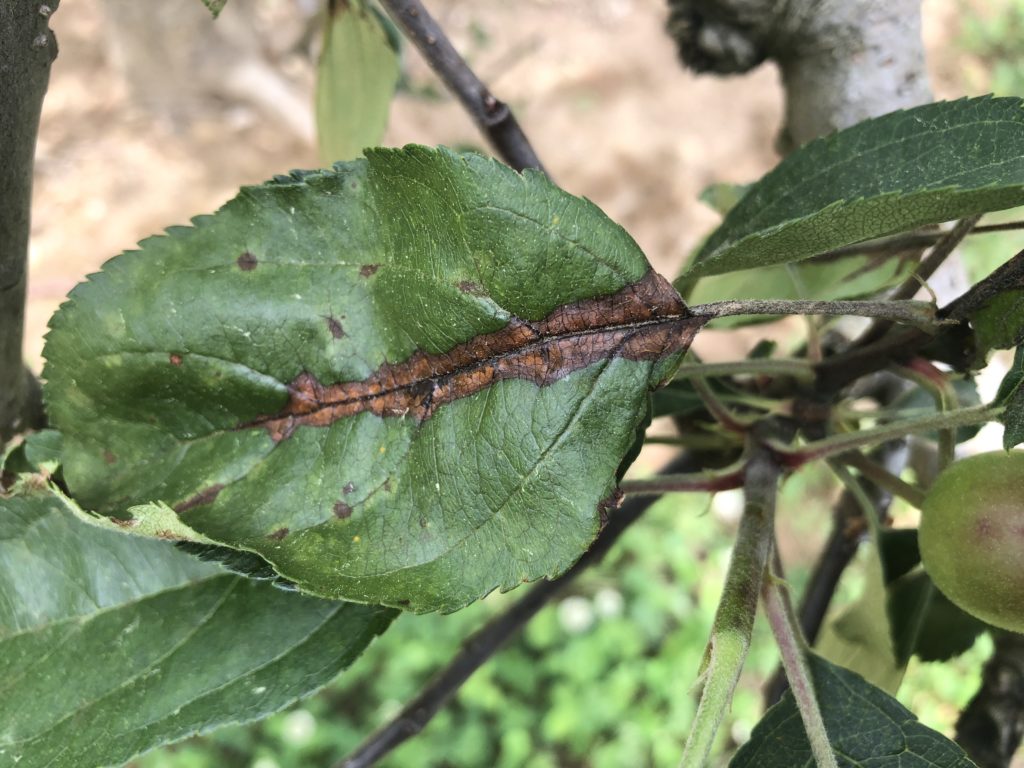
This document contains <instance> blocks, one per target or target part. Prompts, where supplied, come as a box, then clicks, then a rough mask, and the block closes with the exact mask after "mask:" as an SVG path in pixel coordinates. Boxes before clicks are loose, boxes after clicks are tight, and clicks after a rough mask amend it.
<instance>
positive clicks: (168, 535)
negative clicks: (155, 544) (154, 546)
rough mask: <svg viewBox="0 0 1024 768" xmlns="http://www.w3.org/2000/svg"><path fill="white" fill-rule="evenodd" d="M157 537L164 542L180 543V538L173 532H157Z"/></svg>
mask: <svg viewBox="0 0 1024 768" xmlns="http://www.w3.org/2000/svg"><path fill="white" fill-rule="evenodd" d="M155 535H156V537H157V538H158V539H163V540H164V541H178V539H179V537H178V536H177V534H175V533H174V532H173V531H157V532H156V534H155Z"/></svg>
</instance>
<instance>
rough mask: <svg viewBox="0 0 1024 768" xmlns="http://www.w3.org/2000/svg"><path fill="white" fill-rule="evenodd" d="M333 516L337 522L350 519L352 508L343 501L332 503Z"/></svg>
mask: <svg viewBox="0 0 1024 768" xmlns="http://www.w3.org/2000/svg"><path fill="white" fill-rule="evenodd" d="M334 516H335V517H336V518H338V519H339V520H347V519H348V518H350V517H352V507H350V506H349V505H348V504H346V503H345V502H344V501H336V502H334Z"/></svg>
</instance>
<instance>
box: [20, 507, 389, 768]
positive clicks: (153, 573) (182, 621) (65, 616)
mask: <svg viewBox="0 0 1024 768" xmlns="http://www.w3.org/2000/svg"><path fill="white" fill-rule="evenodd" d="M85 514H86V513H84V512H82V511H81V510H78V509H75V508H73V505H72V504H71V503H70V502H67V501H66V500H64V499H62V498H61V497H59V496H58V495H56V494H55V493H53V492H50V491H47V490H45V489H40V488H37V489H36V490H35V491H30V492H26V493H25V494H23V495H19V496H15V497H11V498H2V499H0V594H2V595H3V596H4V599H2V600H0V722H2V723H3V724H4V727H3V731H2V733H0V766H14V765H17V766H19V768H27V767H31V766H48V767H50V768H58V767H60V766H67V767H68V768H81V766H87V765H88V766H93V765H109V764H119V763H122V762H124V761H126V760H128V759H129V758H131V757H132V756H134V755H137V754H139V753H140V752H144V751H145V750H148V749H151V748H153V747H155V746H158V745H161V744H166V743H168V742H171V741H175V740H177V739H181V738H184V737H186V736H189V735H192V734H195V733H198V732H202V731H207V730H210V729H212V728H215V727H217V726H219V725H223V724H226V723H233V722H245V721H248V720H255V719H258V718H261V717H265V716H266V715H268V714H270V713H271V712H275V711H277V710H279V709H281V708H282V707H284V706H286V705H288V704H290V703H291V702H293V701H295V700H296V699H298V698H300V697H302V696H305V695H308V694H309V693H312V692H313V691H315V690H316V689H318V688H320V687H321V686H323V685H324V684H326V683H327V682H328V681H330V680H331V679H332V678H333V677H334V676H335V675H336V674H337V673H338V672H339V671H341V670H342V669H344V668H345V667H347V666H348V665H349V664H350V663H351V662H352V661H353V660H354V659H355V658H356V657H357V656H358V655H359V653H360V652H361V651H362V650H363V649H364V648H365V647H366V645H367V644H368V643H369V642H370V641H371V640H372V639H373V638H374V637H375V636H376V635H377V634H379V633H380V632H382V631H383V630H384V629H385V628H386V627H387V625H388V624H389V623H390V621H391V619H392V617H393V615H394V612H393V611H391V610H389V609H385V608H379V607H372V606H358V605H353V604H350V603H339V602H329V601H325V600H318V599H315V598H308V597H302V596H300V595H297V594H295V593H288V592H284V591H281V590H278V589H274V588H273V587H271V586H269V585H267V584H260V583H257V582H254V581H249V580H247V579H242V578H239V577H237V576H231V575H229V574H226V573H224V571H222V570H221V569H220V568H217V567H215V566H212V565H209V564H206V563H201V562H200V561H198V560H196V559H195V558H193V557H190V556H189V555H186V554H184V553H182V552H179V551H178V550H177V549H175V547H174V545H173V544H170V543H168V542H160V541H153V540H147V539H143V538H139V537H136V536H129V535H126V534H124V533H118V532H115V531H109V530H103V529H101V528H98V527H94V526H93V525H90V524H89V523H87V522H85V520H84V519H83V518H84V516H85Z"/></svg>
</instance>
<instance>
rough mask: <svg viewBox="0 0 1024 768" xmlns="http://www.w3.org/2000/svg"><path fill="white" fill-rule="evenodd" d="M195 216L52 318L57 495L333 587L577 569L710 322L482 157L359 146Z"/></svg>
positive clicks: (379, 596)
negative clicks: (149, 519)
mask: <svg viewBox="0 0 1024 768" xmlns="http://www.w3.org/2000/svg"><path fill="white" fill-rule="evenodd" d="M194 224H195V226H194V227H192V228H175V229H172V230H169V232H168V236H166V237H158V238H152V239H150V240H147V241H145V242H144V243H143V244H142V246H141V247H142V250H141V251H139V252H134V253H129V254H125V255H122V256H120V257H117V258H115V259H113V260H112V261H110V262H108V263H107V264H106V265H105V267H104V269H103V271H102V272H101V273H99V274H97V275H93V276H92V277H91V278H90V280H89V282H87V283H85V284H82V285H80V286H79V287H78V288H76V289H75V290H74V291H73V292H72V294H71V296H70V299H71V300H70V301H69V302H68V303H67V304H65V305H64V306H63V307H62V308H61V309H60V311H59V312H58V313H57V314H56V315H55V316H54V318H53V320H52V322H51V332H50V334H49V336H48V338H47V346H46V350H45V356H46V358H47V368H46V372H45V374H46V378H47V385H46V398H47V403H48V407H49V413H50V416H51V419H52V421H53V423H54V425H55V426H56V427H57V428H58V429H60V430H61V431H62V432H63V434H64V446H65V449H64V472H65V477H66V479H67V483H68V485H69V487H70V490H71V492H72V494H73V495H74V496H75V497H76V498H77V499H78V500H80V501H81V503H82V504H83V505H84V506H87V507H89V508H93V509H98V510H99V511H101V512H104V513H107V514H115V513H117V514H122V515H123V514H124V513H125V511H126V510H128V509H129V508H130V507H132V506H133V505H137V504H144V503H146V502H152V501H160V502H163V503H165V504H166V505H169V506H171V507H173V508H174V509H175V510H176V511H177V513H178V516H179V518H180V520H181V522H182V523H183V524H184V525H186V526H190V527H191V528H192V529H193V530H194V531H195V532H196V534H197V538H198V537H204V538H206V539H209V540H212V541H213V542H215V543H219V544H222V545H226V546H228V547H232V548H237V549H243V550H248V551H251V552H255V553H257V554H259V555H260V556H261V557H263V558H264V559H266V560H267V561H269V562H270V563H271V564H272V565H273V566H274V568H275V569H276V570H277V571H278V573H280V574H281V575H282V576H283V577H284V578H286V579H288V580H289V581H291V582H294V583H295V584H297V585H298V586H299V587H300V588H301V589H303V590H305V591H307V592H310V593H312V594H316V595H320V596H322V597H330V598H341V599H347V600H354V601H359V602H369V603H379V604H384V605H392V606H399V607H403V608H409V609H412V610H419V611H425V610H443V611H451V610H456V609H458V608H460V607H462V606H464V605H466V604H467V603H469V602H471V601H472V600H474V599H476V598H479V597H481V596H483V595H485V594H486V593H487V592H489V591H490V590H492V589H494V588H496V587H500V588H502V589H509V588H512V587H513V586H515V585H517V584H519V583H521V582H523V581H529V580H533V579H537V578H540V577H543V576H553V575H556V574H559V573H561V572H563V571H564V570H566V569H567V568H568V567H569V566H570V565H571V564H572V563H573V562H575V560H576V559H577V558H578V557H579V555H580V554H581V553H582V552H583V551H585V549H586V548H587V546H588V545H589V543H590V542H591V541H592V540H593V538H594V536H595V535H596V533H597V530H598V525H599V513H598V506H599V504H600V502H601V501H602V500H603V499H605V498H606V497H608V496H609V495H610V494H611V493H612V492H613V490H614V485H615V476H616V471H617V469H618V468H619V465H620V463H621V462H622V460H623V457H624V456H625V455H626V453H627V451H628V450H629V448H630V446H631V444H632V443H633V440H634V436H635V429H636V427H637V425H638V423H639V422H640V420H641V419H643V418H644V416H645V413H646V407H647V393H648V391H649V390H650V389H651V388H653V387H654V386H656V385H658V384H659V383H660V382H662V381H663V380H664V379H666V378H667V377H668V376H669V375H670V374H671V372H672V371H674V369H675V368H676V367H677V366H678V363H679V360H680V359H681V356H682V354H683V353H684V351H685V349H686V347H687V346H688V344H689V341H690V339H691V338H692V336H693V334H694V333H695V332H696V330H697V327H698V326H699V322H698V321H696V320H695V319H694V318H692V317H691V316H690V315H689V313H688V312H687V311H686V308H685V306H684V305H683V303H682V301H681V300H680V299H679V296H678V294H676V293H675V291H674V290H672V288H671V286H669V285H668V284H667V283H666V282H665V281H664V280H663V279H662V278H660V277H658V276H657V275H655V274H654V273H653V272H652V271H651V269H650V265H649V264H648V262H647V260H646V259H645V258H644V256H643V254H642V253H641V252H640V250H639V249H638V248H637V246H636V244H635V243H634V242H633V241H632V240H631V239H630V238H629V236H628V235H627V234H626V233H625V232H624V231H623V230H622V229H621V228H620V227H618V226H617V225H615V224H613V223H612V222H611V221H609V220H608V219H607V218H606V217H605V216H604V215H603V214H602V213H601V212H600V211H599V210H598V209H597V208H596V207H595V206H593V205H592V204H591V203H589V202H588V201H585V200H581V199H579V198H575V197H572V196H570V195H568V194H566V193H565V192H562V191H561V190H559V189H557V188H556V187H554V186H553V185H551V184H550V183H549V182H548V181H547V180H546V179H545V178H544V177H543V176H541V175H540V174H536V173H532V172H527V174H526V175H519V174H517V173H515V172H513V171H511V170H510V169H508V168H506V167H505V166H502V165H500V164H498V163H496V162H493V161H491V160H488V159H485V158H483V157H480V156H477V155H472V154H469V155H456V154H454V153H451V152H449V151H446V150H431V149H427V148H424V147H409V148H406V149H404V150H374V151H372V152H369V153H368V159H367V160H365V161H364V160H358V161H355V162H352V163H345V164H338V165H337V166H336V167H335V169H334V170H332V171H323V172H315V173H296V174H293V175H292V176H291V177H281V178H279V179H277V180H275V181H274V182H272V183H269V184H266V185H263V186H260V187H251V188H246V189H243V190H242V192H241V193H240V195H239V196H238V197H237V198H235V199H234V200H232V201H231V202H230V203H228V204H227V205H226V206H225V207H224V208H223V209H221V211H219V212H218V213H217V214H216V215H214V216H208V217H201V218H198V219H196V220H195V222H194Z"/></svg>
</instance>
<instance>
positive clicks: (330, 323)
mask: <svg viewBox="0 0 1024 768" xmlns="http://www.w3.org/2000/svg"><path fill="white" fill-rule="evenodd" d="M324 320H326V321H327V327H328V328H329V329H330V331H331V336H333V337H334V338H336V339H340V338H341V337H342V336H344V335H345V329H344V328H342V327H341V323H340V322H338V320H337V319H336V318H334V317H331V316H330V315H325V316H324Z"/></svg>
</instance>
